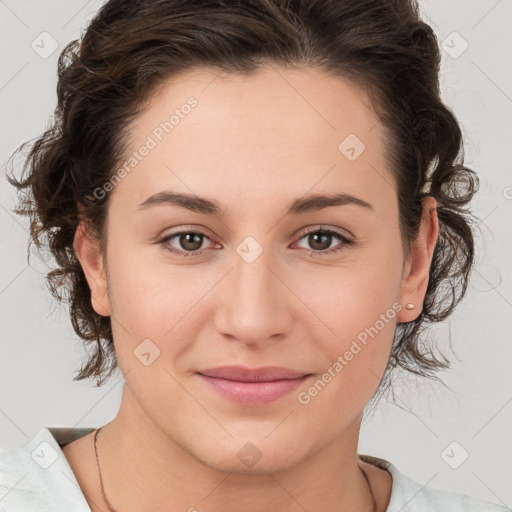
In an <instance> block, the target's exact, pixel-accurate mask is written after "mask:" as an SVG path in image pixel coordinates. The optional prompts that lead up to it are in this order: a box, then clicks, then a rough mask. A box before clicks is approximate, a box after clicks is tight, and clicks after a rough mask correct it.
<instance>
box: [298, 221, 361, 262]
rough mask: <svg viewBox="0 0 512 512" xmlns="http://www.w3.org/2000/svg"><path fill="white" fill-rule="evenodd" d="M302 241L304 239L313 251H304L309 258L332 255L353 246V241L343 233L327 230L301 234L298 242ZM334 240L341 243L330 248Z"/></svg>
mask: <svg viewBox="0 0 512 512" xmlns="http://www.w3.org/2000/svg"><path fill="white" fill-rule="evenodd" d="M303 239H306V242H307V243H308V244H309V245H310V247H313V250H306V253H307V254H308V255H310V256H324V255H326V254H333V253H336V252H339V251H342V250H344V249H345V248H346V247H347V246H351V245H355V241H354V240H352V239H350V238H348V237H347V236H346V235H344V234H343V233H341V232H338V231H335V230H333V229H327V228H320V229H318V228H317V229H314V230H309V231H306V232H303V233H302V236H301V238H300V240H303ZM335 239H338V240H339V241H340V242H341V243H339V244H338V245H335V246H334V247H332V245H331V244H332V242H333V241H334V240H335Z"/></svg>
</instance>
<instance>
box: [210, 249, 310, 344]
mask: <svg viewBox="0 0 512 512" xmlns="http://www.w3.org/2000/svg"><path fill="white" fill-rule="evenodd" d="M280 274H281V275H280ZM283 274H286V272H285V271H283V266H282V265H279V264H277V263H276V257H275V256H273V255H272V251H271V250H270V249H268V250H264V251H263V252H262V253H261V254H260V255H259V256H258V257H257V258H256V259H255V260H254V261H252V262H251V260H250V259H244V257H243V253H242V256H240V255H239V254H238V253H234V257H233V267H232V268H231V270H230V272H229V273H228V275H227V276H226V277H225V278H224V279H223V280H222V283H221V285H220V290H219V296H218V303H217V306H216V317H215V324H216V328H217V331H218V332H219V333H220V334H222V335H224V336H227V337H230V338H232V339H235V340H238V341H240V342H241V343H245V344H246V345H250V346H257V345H259V344H265V343H267V342H268V341H269V340H270V339H272V340H273V341H276V339H278V338H285V337H286V336H287V335H288V334H289V333H290V332H291V329H292V326H293V324H294V318H295V319H296V315H297V314H299V310H298V304H300V301H298V299H297V298H296V297H295V296H294V294H293V292H292V291H291V288H292V289H293V287H292V286H291V283H286V280H287V277H286V275H285V276H283Z"/></svg>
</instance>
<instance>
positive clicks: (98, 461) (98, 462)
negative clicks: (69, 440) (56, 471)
mask: <svg viewBox="0 0 512 512" xmlns="http://www.w3.org/2000/svg"><path fill="white" fill-rule="evenodd" d="M103 426H105V425H103ZM102 428H103V427H100V428H99V429H97V430H96V433H95V434H94V453H95V454H96V463H97V464H98V473H99V475H100V485H101V493H102V494H103V499H104V500H105V503H106V504H107V505H108V508H109V511H110V512H117V510H116V509H115V508H114V507H113V506H112V505H111V504H110V502H109V501H108V498H107V495H106V493H105V488H104V487H103V476H102V474H101V467H100V458H99V456H98V446H97V442H98V434H99V433H100V430H101V429H102ZM359 469H360V470H361V473H363V476H364V479H365V480H366V483H367V485H368V489H369V491H370V495H371V497H372V506H373V509H372V512H377V503H376V501H375V496H374V495H373V491H372V488H371V486H370V481H369V480H368V476H367V474H366V472H365V471H364V469H363V468H362V467H361V466H359Z"/></svg>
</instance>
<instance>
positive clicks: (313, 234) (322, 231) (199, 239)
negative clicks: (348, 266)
mask: <svg viewBox="0 0 512 512" xmlns="http://www.w3.org/2000/svg"><path fill="white" fill-rule="evenodd" d="M205 239H206V240H210V238H209V237H208V236H207V235H206V234H205V233H203V232H201V231H192V230H188V231H178V232H176V233H172V234H170V235H167V236H165V237H163V238H160V239H159V240H157V243H159V244H161V245H162V246H163V247H164V249H165V250H166V251H169V252H171V253H173V254H177V255H178V256H182V257H189V256H198V255H200V254H203V253H204V252H205V251H206V249H204V247H203V242H204V241H205ZM303 239H306V242H307V243H308V244H309V245H310V246H311V247H312V248H313V249H306V254H308V255H309V256H315V257H321V256H324V255H327V254H332V253H337V252H339V251H342V250H343V249H345V248H346V247H347V246H351V245H355V244H356V242H355V241H354V240H352V239H350V238H348V237H347V236H346V235H344V234H343V233H341V232H338V231H335V230H333V229H326V228H317V229H313V230H311V229H310V230H309V231H305V232H302V233H301V237H300V239H299V241H300V240H303ZM336 239H337V240H338V241H339V242H340V243H339V244H338V245H335V246H334V247H332V242H333V241H334V240H336ZM176 245H177V246H178V247H176Z"/></svg>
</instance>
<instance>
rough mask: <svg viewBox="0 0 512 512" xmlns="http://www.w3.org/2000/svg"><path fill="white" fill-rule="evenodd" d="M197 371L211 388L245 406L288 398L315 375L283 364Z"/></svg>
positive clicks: (262, 404)
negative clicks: (284, 366)
mask: <svg viewBox="0 0 512 512" xmlns="http://www.w3.org/2000/svg"><path fill="white" fill-rule="evenodd" d="M197 373H198V375H199V377H200V379H201V380H202V381H203V382H204V383H205V384H206V385H207V386H208V388H209V389H211V390H213V391H215V392H216V394H218V395H220V396H221V397H223V398H227V399H229V400H230V401H232V402H236V403H237V404H239V405H242V406H244V407H247V406H265V405H267V404H270V403H272V402H275V401H276V400H279V399H281V398H284V397H285V396H286V395H289V394H290V393H292V392H293V391H295V390H296V389H297V388H298V387H299V386H301V385H302V384H303V383H304V382H305V381H306V380H307V379H308V378H309V377H310V376H311V375H312V374H308V373H305V372H302V371H297V370H292V369H290V368H283V367H280V366H266V367H264V368H254V369H251V368H245V367H243V366H221V367H217V368H210V369H207V370H201V371H200V372H197Z"/></svg>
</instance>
